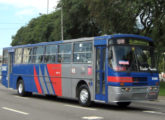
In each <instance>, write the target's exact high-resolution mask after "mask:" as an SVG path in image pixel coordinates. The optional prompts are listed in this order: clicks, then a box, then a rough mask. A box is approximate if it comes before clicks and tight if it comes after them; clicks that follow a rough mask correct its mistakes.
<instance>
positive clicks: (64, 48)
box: [58, 44, 72, 63]
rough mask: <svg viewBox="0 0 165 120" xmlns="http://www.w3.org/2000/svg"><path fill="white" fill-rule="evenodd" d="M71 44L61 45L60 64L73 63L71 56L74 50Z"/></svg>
mask: <svg viewBox="0 0 165 120" xmlns="http://www.w3.org/2000/svg"><path fill="white" fill-rule="evenodd" d="M71 48H72V47H71V44H62V45H59V52H58V62H59V63H70V62H71V55H72V49H71Z"/></svg>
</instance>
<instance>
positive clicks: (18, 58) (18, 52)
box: [14, 48, 22, 64]
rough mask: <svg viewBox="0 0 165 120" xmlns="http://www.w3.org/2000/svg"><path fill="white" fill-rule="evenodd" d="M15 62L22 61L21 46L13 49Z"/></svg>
mask: <svg viewBox="0 0 165 120" xmlns="http://www.w3.org/2000/svg"><path fill="white" fill-rule="evenodd" d="M14 61H15V64H20V63H22V48H17V49H16V50H15V60H14Z"/></svg>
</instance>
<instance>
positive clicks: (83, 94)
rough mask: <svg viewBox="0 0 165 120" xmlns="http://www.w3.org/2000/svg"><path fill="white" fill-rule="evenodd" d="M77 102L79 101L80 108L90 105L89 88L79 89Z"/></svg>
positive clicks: (83, 86) (81, 87) (85, 86)
mask: <svg viewBox="0 0 165 120" xmlns="http://www.w3.org/2000/svg"><path fill="white" fill-rule="evenodd" d="M78 100H79V103H80V105H82V106H90V105H91V96H90V92H89V88H88V86H87V85H81V86H80V87H79V95H78Z"/></svg>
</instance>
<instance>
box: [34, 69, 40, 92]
mask: <svg viewBox="0 0 165 120" xmlns="http://www.w3.org/2000/svg"><path fill="white" fill-rule="evenodd" d="M34 81H35V84H36V87H37V91H38V93H40V94H42V89H41V86H40V83H39V80H38V76H37V71H36V68H35V66H34Z"/></svg>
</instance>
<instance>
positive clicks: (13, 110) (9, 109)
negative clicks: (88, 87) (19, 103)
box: [2, 107, 29, 115]
mask: <svg viewBox="0 0 165 120" xmlns="http://www.w3.org/2000/svg"><path fill="white" fill-rule="evenodd" d="M2 109H4V110H8V111H12V112H16V113H20V114H23V115H29V113H26V112H22V111H19V110H15V109H12V108H7V107H2Z"/></svg>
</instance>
